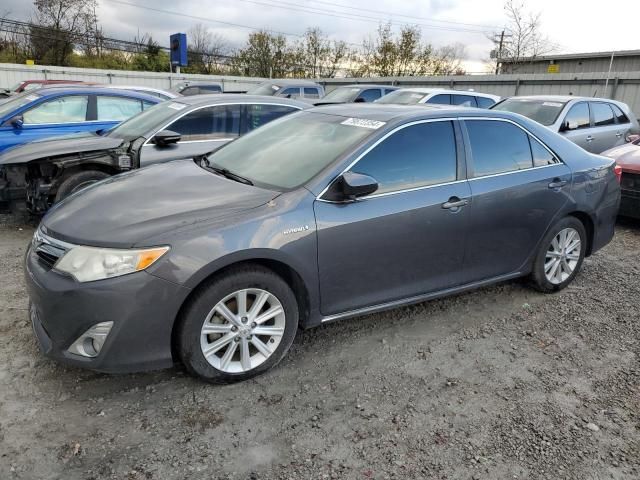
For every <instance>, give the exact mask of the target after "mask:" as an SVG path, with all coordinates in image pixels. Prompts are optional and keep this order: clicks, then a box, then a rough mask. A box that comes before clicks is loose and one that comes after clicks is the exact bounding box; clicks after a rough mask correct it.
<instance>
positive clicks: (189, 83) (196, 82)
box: [174, 80, 222, 87]
mask: <svg viewBox="0 0 640 480" xmlns="http://www.w3.org/2000/svg"><path fill="white" fill-rule="evenodd" d="M177 85H187V86H189V87H190V86H193V85H195V86H198V85H218V86H219V87H221V86H222V82H217V81H214V80H212V81H206V80H185V81H184V82H180V83H178V84H177ZM174 86H176V85H174Z"/></svg>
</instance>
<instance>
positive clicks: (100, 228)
mask: <svg viewBox="0 0 640 480" xmlns="http://www.w3.org/2000/svg"><path fill="white" fill-rule="evenodd" d="M279 194H280V192H276V191H272V190H265V189H261V188H258V187H253V186H250V185H244V184H242V183H238V182H235V181H233V180H229V179H227V178H224V177H221V176H219V175H216V174H215V173H211V172H209V171H208V170H205V169H203V168H201V167H199V166H198V165H196V163H195V162H194V161H193V160H178V161H174V162H168V163H163V164H159V165H154V166H151V167H147V168H143V169H141V170H133V171H131V172H128V173H126V174H123V175H118V176H115V177H111V178H109V179H107V180H104V181H102V182H99V183H97V184H95V185H93V186H91V187H89V188H87V189H85V190H83V191H81V192H78V193H77V194H75V195H72V196H70V197H68V198H67V199H65V200H64V201H62V202H60V203H59V204H58V205H56V206H55V207H54V208H52V209H51V210H49V213H48V214H47V215H46V216H45V217H44V219H43V220H42V223H41V227H42V228H43V231H44V232H45V233H46V234H48V235H51V236H53V237H55V238H57V239H59V240H62V241H66V242H70V243H74V244H78V245H91V246H101V247H121V248H126V247H131V246H134V245H143V246H144V241H145V239H147V238H150V237H152V236H155V235H160V234H162V233H165V232H168V231H172V230H175V229H178V228H184V227H187V226H189V225H193V224H196V223H201V222H205V221H210V220H213V219H220V218H224V217H233V216H234V215H237V214H238V213H239V212H241V211H244V210H248V209H252V208H256V207H258V206H260V205H263V204H265V203H267V202H268V201H269V200H271V199H273V198H275V197H276V196H278V195H279Z"/></svg>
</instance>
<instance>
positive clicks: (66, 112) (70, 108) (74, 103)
mask: <svg viewBox="0 0 640 480" xmlns="http://www.w3.org/2000/svg"><path fill="white" fill-rule="evenodd" d="M87 103H88V97H87V96H86V95H73V96H68V97H61V98H55V99H53V100H49V101H48V102H45V103H42V104H40V105H38V106H37V107H34V108H32V109H31V110H29V111H27V112H25V113H24V115H23V118H24V123H28V124H38V123H69V122H85V121H86V120H87Z"/></svg>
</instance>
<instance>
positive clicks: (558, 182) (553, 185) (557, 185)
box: [549, 178, 567, 188]
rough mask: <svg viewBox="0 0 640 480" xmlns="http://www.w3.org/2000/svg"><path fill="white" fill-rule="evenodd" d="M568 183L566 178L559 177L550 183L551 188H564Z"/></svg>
mask: <svg viewBox="0 0 640 480" xmlns="http://www.w3.org/2000/svg"><path fill="white" fill-rule="evenodd" d="M566 184H567V181H566V180H560V179H559V178H554V179H553V181H552V182H551V183H550V184H549V188H562V187H564V186H565V185H566Z"/></svg>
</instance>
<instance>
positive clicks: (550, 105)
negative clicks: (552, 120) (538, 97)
mask: <svg viewBox="0 0 640 480" xmlns="http://www.w3.org/2000/svg"><path fill="white" fill-rule="evenodd" d="M542 105H544V106H545V107H561V106H562V104H561V103H558V102H544V103H543V104H542Z"/></svg>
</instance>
